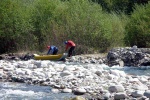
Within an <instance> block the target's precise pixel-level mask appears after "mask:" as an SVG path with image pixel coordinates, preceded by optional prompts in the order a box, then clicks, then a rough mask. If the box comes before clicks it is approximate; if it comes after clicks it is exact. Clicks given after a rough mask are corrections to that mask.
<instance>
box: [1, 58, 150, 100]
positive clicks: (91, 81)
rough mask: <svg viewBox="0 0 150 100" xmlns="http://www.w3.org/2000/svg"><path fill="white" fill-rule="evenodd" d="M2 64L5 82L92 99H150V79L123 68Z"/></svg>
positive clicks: (40, 63)
mask: <svg viewBox="0 0 150 100" xmlns="http://www.w3.org/2000/svg"><path fill="white" fill-rule="evenodd" d="M0 64H1V65H0V69H1V70H0V79H1V81H9V82H19V83H27V84H38V85H42V86H50V87H52V92H55V93H59V92H62V93H73V94H75V95H80V96H82V97H84V98H87V99H88V100H92V98H95V99H96V100H102V99H109V100H113V99H128V100H131V99H133V98H138V99H139V98H140V99H143V98H145V99H148V98H150V78H149V76H148V75H142V76H140V75H132V74H129V73H127V72H126V71H125V70H126V69H127V68H122V67H119V66H118V67H117V66H114V67H109V66H107V65H105V64H83V63H82V64H80V63H72V62H67V61H66V62H53V61H40V60H39V61H37V60H32V59H31V60H28V61H15V60H9V61H8V60H0ZM116 67H117V68H120V69H121V70H118V69H117V68H116ZM115 68H116V69H115Z"/></svg>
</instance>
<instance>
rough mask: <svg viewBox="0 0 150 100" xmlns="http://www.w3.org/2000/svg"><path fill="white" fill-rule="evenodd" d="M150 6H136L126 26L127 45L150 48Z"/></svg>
mask: <svg viewBox="0 0 150 100" xmlns="http://www.w3.org/2000/svg"><path fill="white" fill-rule="evenodd" d="M149 16H150V4H147V5H140V6H138V5H136V7H135V10H134V12H133V13H132V15H131V18H130V21H129V23H128V24H127V26H126V30H127V32H126V37H125V42H126V44H128V45H130V46H133V45H137V46H138V47H150V17H149Z"/></svg>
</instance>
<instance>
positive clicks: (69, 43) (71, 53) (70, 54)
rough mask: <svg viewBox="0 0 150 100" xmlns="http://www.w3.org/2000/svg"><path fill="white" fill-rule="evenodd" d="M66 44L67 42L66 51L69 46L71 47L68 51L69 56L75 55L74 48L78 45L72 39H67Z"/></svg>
mask: <svg viewBox="0 0 150 100" xmlns="http://www.w3.org/2000/svg"><path fill="white" fill-rule="evenodd" d="M65 44H66V49H65V51H67V50H68V48H69V47H70V49H69V51H68V57H70V56H72V55H73V52H74V49H75V47H76V44H75V43H74V42H73V41H71V40H68V41H65Z"/></svg>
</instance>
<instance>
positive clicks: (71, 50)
mask: <svg viewBox="0 0 150 100" xmlns="http://www.w3.org/2000/svg"><path fill="white" fill-rule="evenodd" d="M74 48H75V47H71V48H70V49H69V54H68V57H70V56H72V53H73V50H74Z"/></svg>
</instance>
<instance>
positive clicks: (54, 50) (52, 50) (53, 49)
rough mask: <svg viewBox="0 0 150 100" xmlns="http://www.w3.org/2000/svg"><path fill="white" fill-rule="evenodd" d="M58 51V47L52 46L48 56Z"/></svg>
mask: <svg viewBox="0 0 150 100" xmlns="http://www.w3.org/2000/svg"><path fill="white" fill-rule="evenodd" d="M56 51H58V48H57V47H56V46H53V45H52V46H50V48H49V50H48V53H47V54H53V53H54V52H56Z"/></svg>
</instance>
